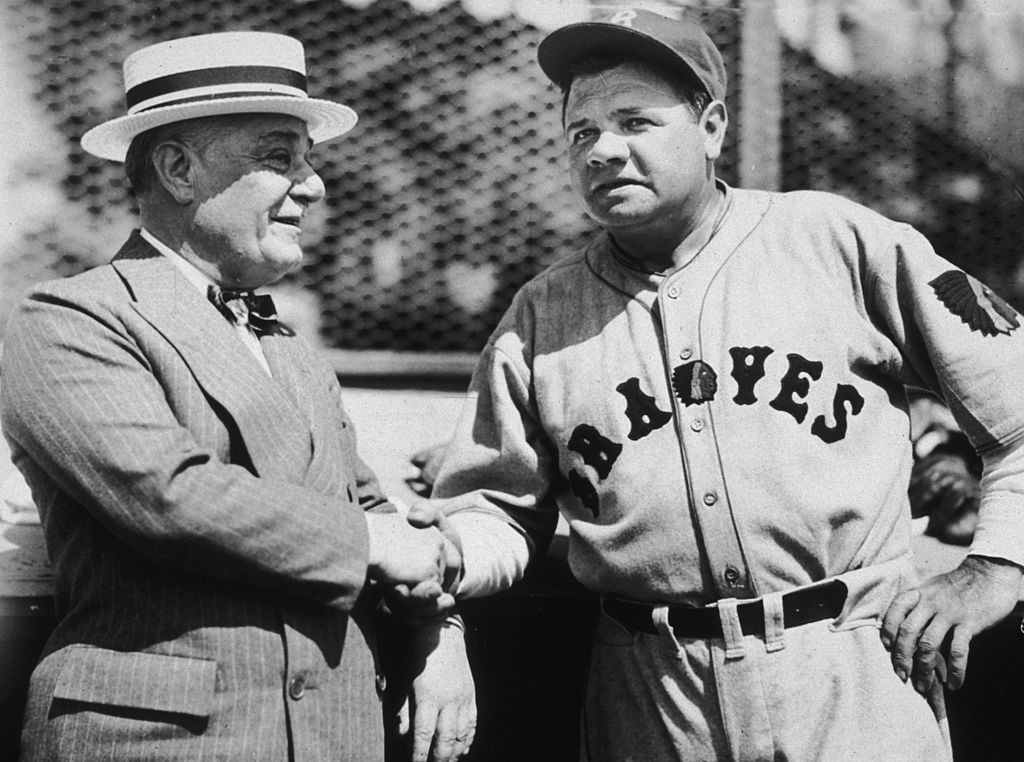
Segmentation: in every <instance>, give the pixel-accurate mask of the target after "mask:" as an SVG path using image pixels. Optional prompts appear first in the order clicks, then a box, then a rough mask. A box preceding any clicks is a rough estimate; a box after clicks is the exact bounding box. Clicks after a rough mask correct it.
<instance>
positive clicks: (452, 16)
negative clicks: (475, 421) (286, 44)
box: [0, 0, 1024, 375]
mask: <svg viewBox="0 0 1024 762" xmlns="http://www.w3.org/2000/svg"><path fill="white" fill-rule="evenodd" d="M638 4H640V5H645V6H647V7H650V8H652V9H654V10H659V11H661V12H664V13H687V14H692V15H694V16H696V17H698V18H699V19H700V20H702V21H703V22H704V23H705V25H706V26H707V28H708V29H709V31H710V33H711V34H712V36H713V37H714V38H715V40H716V41H717V42H718V43H719V45H720V46H721V48H722V50H723V53H724V55H725V57H726V61H727V66H728V67H729V70H730V76H731V81H730V86H729V98H728V101H729V106H730V112H731V116H732V125H733V126H732V128H731V134H730V140H729V145H728V146H727V149H726V156H725V158H724V160H723V161H722V163H721V166H720V170H721V174H722V176H723V177H724V178H725V179H726V180H727V181H728V182H731V183H735V184H741V185H748V186H759V187H767V188H777V189H782V190H786V189H794V188H817V189H823V190H833V191H838V192H840V193H843V194H844V195H846V196H849V197H852V198H854V199H856V200H859V201H862V202H863V203H865V204H867V205H869V206H871V207H874V208H875V209H877V210H878V211H881V212H882V213H884V214H887V215H889V216H891V217H894V218H896V219H900V220H904V221H906V222H909V223H911V224H913V225H915V226H917V227H918V228H919V229H921V230H922V231H923V232H924V233H925V234H926V235H927V236H928V237H929V238H930V239H931V240H932V242H933V243H934V245H935V246H936V248H937V249H938V250H939V251H940V252H941V253H942V254H944V255H945V256H947V257H948V258H950V259H951V260H953V261H954V262H956V263H958V264H960V265H961V266H963V267H965V268H966V269H968V270H969V271H971V272H972V273H974V274H976V275H978V276H980V277H981V278H982V279H983V280H986V281H988V282H989V283H990V284H991V285H992V286H994V287H995V288H996V290H998V291H1000V292H1001V293H1002V294H1003V295H1004V296H1005V297H1007V298H1008V299H1010V300H1011V301H1012V302H1015V303H1016V304H1017V305H1018V307H1020V306H1021V304H1022V297H1024V268H1022V266H1021V262H1022V258H1021V256H1020V254H1019V251H1020V240H1021V239H1022V235H1021V233H1022V232H1024V215H1022V214H1021V212H1022V209H1024V199H1022V196H1021V193H1020V191H1019V190H1018V186H1019V185H1020V184H1021V183H1020V177H1021V175H1022V174H1024V151H1022V150H1021V147H1022V137H1021V129H1022V128H1021V125H1022V124H1024V97H1022V95H1024V9H1022V6H1024V4H1021V3H1019V2H1017V0H775V1H774V2H772V0H694V1H693V2H682V1H680V2H670V1H665V0H663V1H662V2H646V3H638ZM616 5H619V3H615V2H602V3H588V2H586V0H573V1H571V2H570V1H568V0H563V1H559V0H276V1H275V2H270V1H269V0H220V2H217V3H209V2H207V0H161V2H152V1H150V0H144V1H139V2H126V1H125V0H3V4H2V6H0V22H2V29H3V31H2V35H3V36H2V38H0V63H2V66H0V105H2V108H0V122H2V128H0V192H2V194H3V195H2V196H0V341H2V336H3V326H4V323H5V321H6V317H7V315H8V314H9V312H10V309H11V307H12V306H13V303H14V302H15V300H16V298H17V296H18V295H19V294H20V293H21V292H22V291H23V290H24V288H26V287H27V286H28V285H30V284H31V283H33V282H35V281H38V280H41V279H44V278H50V277H54V276H62V275H69V274H72V273H74V272H77V271H80V270H82V269H84V268H87V267H89V266H91V265H94V264H96V263H99V262H103V261H106V260H107V259H109V258H110V257H111V256H112V255H113V254H114V253H115V251H116V249H117V247H118V246H119V245H120V243H121V242H122V241H123V240H124V238H125V237H126V235H127V233H128V231H129V230H130V229H131V228H132V227H133V226H134V224H135V217H134V204H133V200H132V198H131V196H130V194H129V192H128V190H127V188H126V186H125V183H124V181H123V179H122V175H121V167H120V165H116V164H113V163H110V162H105V161H102V160H99V159H94V158H93V157H91V156H89V155H87V154H85V153H84V152H83V151H82V150H81V148H80V146H79V143H78V140H79V138H80V136H81V135H82V133H83V132H84V131H85V130H87V129H88V128H89V127H91V126H93V125H95V124H97V123H99V122H101V121H103V120H105V119H108V118H110V117H113V116H116V115H119V114H121V113H122V112H123V102H122V98H123V90H122V84H121V68H120V64H121V61H122V60H123V58H124V57H125V56H126V55H127V54H128V53H130V52H131V51H133V50H135V49H137V48H139V47H141V46H143V45H146V44H149V43H153V42H157V41H160V40H163V39H166V38H169V37H173V36H180V35H186V34H198V33H204V32H212V31H222V30H232V29H254V30H264V31H279V32H284V33H288V34H292V35H294V36H296V37H298V38H300V39H301V40H302V41H303V42H304V43H305V45H306V50H307V57H308V59H309V64H310V90H311V92H312V93H314V94H315V95H319V96H321V97H327V98H331V99H338V100H341V101H343V102H346V103H348V104H350V105H351V106H353V107H354V108H355V109H356V110H357V111H358V112H359V114H360V122H359V124H358V125H357V127H356V128H355V130H354V131H353V132H352V133H351V134H350V135H349V136H348V137H346V138H344V139H342V140H340V141H337V142H333V143H330V144H327V145H324V146H322V147H319V148H317V149H316V151H315V155H316V157H317V160H318V161H319V164H320V167H321V172H322V175H323V177H324V180H325V182H326V184H327V190H328V195H327V200H326V202H325V203H323V204H321V205H319V208H318V209H316V210H315V217H316V219H315V221H314V223H315V224H311V225H309V226H308V232H307V237H308V241H307V250H308V252H309V256H308V260H307V264H306V265H305V267H304V268H303V270H302V271H301V272H300V273H298V274H296V275H295V276H293V277H291V278H290V279H289V280H288V281H287V282H285V283H283V284H281V285H280V286H278V288H277V296H278V301H279V303H281V306H282V312H283V313H284V314H285V315H286V317H287V318H290V319H291V320H292V321H294V322H296V323H298V324H299V327H300V330H302V331H303V332H305V333H307V334H308V335H311V336H315V337H317V338H319V340H320V341H321V342H322V344H323V346H324V347H325V348H327V349H328V350H329V351H331V352H332V354H333V356H334V360H335V364H336V366H337V367H338V369H339V371H340V372H341V373H343V374H354V375H377V374H385V375H387V374H389V373H395V372H403V373H412V374H414V375H415V374H416V373H417V372H418V371H419V372H422V373H425V374H427V375H429V374H431V373H451V372H454V373H464V372H466V371H467V370H468V368H469V367H470V366H471V364H472V360H473V357H474V355H475V353H476V352H478V351H479V349H480V348H481V347H482V345H483V343H484V341H485V340H486V337H487V335H488V334H489V332H490V330H491V328H492V327H493V325H494V324H495V322H496V321H497V319H498V318H499V316H500V314H501V312H502V311H503V309H504V308H505V306H506V305H507V303H508V301H509V299H510V298H511V296H512V294H513V293H514V291H515V289H516V288H517V287H518V286H519V285H520V284H522V283H523V282H524V281H525V280H526V279H527V278H529V277H531V276H532V275H533V274H535V273H536V272H538V271H539V270H540V269H541V268H543V267H544V266H546V265H548V264H550V263H551V262H553V261H554V260H555V259H556V258H558V257H559V256H561V255H563V254H564V253H566V252H568V251H569V249H570V248H572V247H575V246H578V245H580V244H581V243H582V242H584V241H585V240H586V237H587V235H588V233H589V231H590V230H591V223H590V222H589V221H588V220H587V219H586V218H585V217H584V216H583V214H582V213H581V211H580V209H579V207H578V206H577V205H576V203H575V201H574V200H573V199H572V197H571V195H570V193H569V190H568V186H567V183H566V178H565V171H564V166H563V163H562V158H561V154H562V145H561V140H560V104H559V98H558V93H557V92H556V91H555V89H554V88H553V87H552V86H550V85H548V83H547V81H546V80H545V79H544V78H543V76H542V75H541V74H540V72H539V70H538V69H537V67H536V64H535V62H534V52H535V48H536V45H537V42H538V41H539V40H540V39H541V38H542V37H543V35H544V34H545V32H546V31H547V30H549V29H551V28H553V27H555V26H557V25H560V24H562V23H566V22H568V21H573V20H578V19H582V18H585V17H587V16H588V14H589V13H591V12H593V11H594V10H595V9H596V10H597V12H607V11H608V10H609V9H611V8H614V7H615V6H616Z"/></svg>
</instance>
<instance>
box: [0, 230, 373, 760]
mask: <svg viewBox="0 0 1024 762" xmlns="http://www.w3.org/2000/svg"><path fill="white" fill-rule="evenodd" d="M261 345H262V347H263V349H264V353H265V355H266V358H267V362H268V363H269V365H270V368H271V371H272V373H273V378H271V377H270V376H268V375H267V373H266V371H265V370H263V369H262V368H261V367H260V366H259V364H258V362H257V361H256V359H255V358H254V357H253V356H252V354H251V353H250V352H249V351H247V349H246V348H245V347H244V345H243V344H242V343H241V342H240V341H239V340H238V337H237V336H236V335H235V334H234V332H233V328H232V327H231V326H230V325H229V324H228V323H227V321H225V320H224V319H223V317H222V316H221V315H220V314H219V313H218V312H217V311H216V310H215V308H214V307H213V306H212V305H210V304H209V302H207V301H206V300H205V298H204V297H203V295H202V294H200V293H199V292H198V290H197V289H196V288H195V286H193V285H192V284H190V283H189V282H188V281H187V280H185V279H184V278H183V276H182V275H181V274H180V273H179V272H178V271H177V269H176V268H175V267H174V265H173V264H172V263H171V262H169V261H168V260H167V259H166V258H165V257H163V256H161V255H160V254H159V253H158V252H156V251H155V250H154V249H153V248H152V247H150V246H149V245H148V244H147V243H146V242H145V241H143V240H142V239H141V238H140V237H139V236H138V234H137V233H136V234H134V235H133V236H132V237H131V238H130V239H129V241H128V242H127V243H126V244H125V246H124V247H123V248H122V249H121V251H120V252H119V253H118V255H117V256H116V257H115V258H114V260H113V261H112V262H111V263H110V264H108V265H104V266H101V267H98V268H96V269H94V270H91V271H89V272H87V273H83V274H82V275H79V276H76V277H73V278H69V279H66V280H63V281H55V282H50V283H46V284H43V285H41V286H39V287H37V288H36V289H35V290H34V291H33V292H31V293H30V294H29V295H28V296H27V298H26V299H25V300H24V301H23V302H22V304H21V306H20V309H19V310H18V311H17V313H16V315H15V316H14V318H13V319H12V322H11V324H10V327H9V331H8V338H7V341H6V346H5V347H4V356H3V359H2V366H0V372H2V374H3V384H2V395H3V396H2V400H0V403H2V413H3V427H4V433H5V435H6V436H7V437H8V439H9V441H10V444H11V448H12V453H13V459H14V461H15V463H16V464H17V465H18V467H19V468H20V469H21V471H22V472H23V473H24V474H25V476H26V478H27V481H28V482H29V484H30V486H31V487H32V492H33V496H34V498H35V499H36V501H37V503H38V505H39V508H40V512H41V515H42V517H43V523H44V528H45V532H46V540H47V547H48V550H49V554H50V557H51V560H52V562H53V565H54V572H55V593H56V604H57V611H58V617H59V623H58V625H57V627H56V630H55V631H54V633H53V635H52V637H51V638H50V640H49V642H48V643H47V646H46V649H45V651H44V653H43V657H42V659H41V661H40V663H39V665H38V666H37V667H36V670H35V672H34V674H33V677H32V682H31V687H30V692H29V706H28V710H27V715H26V720H25V725H24V728H23V733H22V756H23V758H24V759H39V760H57V759H74V760H83V759H92V758H94V757H96V758H102V759H112V760H121V759H147V760H148V759H187V760H200V759H231V760H236V759H246V760H250V759H259V760H263V759H266V760H286V759H295V760H307V759H310V760H313V759H315V760H319V759H336V760H339V759H341V760H359V761H360V762H362V761H363V760H373V759H380V758H382V757H383V739H382V736H383V730H382V719H381V711H380V702H379V697H378V691H377V682H376V672H375V659H374V658H373V648H372V643H373V638H372V632H371V628H370V626H368V625H365V623H364V619H365V617H363V616H361V615H360V614H359V613H358V612H361V611H362V610H363V608H364V607H367V606H366V603H367V602H366V601H365V600H363V599H365V598H366V597H367V596H363V597H362V598H361V597H360V594H361V592H362V591H363V588H364V581H365V576H366V564H367V548H368V537H367V530H366V521H365V516H364V515H363V511H364V510H365V509H368V508H378V509H381V508H383V509H387V508H388V507H389V506H387V505H386V504H385V503H384V500H383V498H382V497H381V495H380V493H379V489H378V487H377V484H376V481H375V480H374V479H373V477H372V475H370V474H369V473H368V472H367V470H366V468H365V466H364V465H363V464H362V463H361V462H360V461H359V459H358V457H357V456H356V454H355V439H354V434H353V431H352V427H351V425H350V422H349V420H348V418H347V416H346V414H345V412H344V410H343V408H342V406H341V400H340V389H339V388H338V384H337V380H336V378H335V377H334V375H333V373H332V372H331V371H330V369H329V368H327V367H326V366H325V365H324V364H323V363H322V362H321V361H319V360H318V359H317V357H316V356H315V355H314V353H313V352H312V350H311V349H310V348H309V347H308V345H307V344H305V343H304V342H303V341H302V340H301V339H299V338H297V337H294V336H268V337H265V338H263V339H262V341H261ZM357 599H359V600H360V601H362V602H363V604H362V605H360V606H358V607H357Z"/></svg>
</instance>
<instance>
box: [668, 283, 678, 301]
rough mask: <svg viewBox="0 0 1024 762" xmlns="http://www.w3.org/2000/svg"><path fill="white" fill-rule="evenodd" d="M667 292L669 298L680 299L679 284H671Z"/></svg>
mask: <svg viewBox="0 0 1024 762" xmlns="http://www.w3.org/2000/svg"><path fill="white" fill-rule="evenodd" d="M665 293H667V294H668V298H669V299H678V298H679V286H669V287H668V290H667V291H666V292H665Z"/></svg>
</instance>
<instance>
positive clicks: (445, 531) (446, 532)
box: [406, 500, 462, 591]
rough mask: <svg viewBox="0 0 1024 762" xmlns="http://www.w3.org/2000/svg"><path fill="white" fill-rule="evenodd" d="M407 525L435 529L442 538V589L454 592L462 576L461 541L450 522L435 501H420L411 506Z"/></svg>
mask: <svg viewBox="0 0 1024 762" xmlns="http://www.w3.org/2000/svg"><path fill="white" fill-rule="evenodd" d="M406 518H407V519H408V521H409V523H410V524H412V525H413V526H414V527H419V528H421V529H427V528H431V527H432V528H436V529H437V530H438V531H440V532H441V535H442V536H443V537H444V542H445V546H444V551H445V561H446V566H445V570H444V589H445V591H454V589H455V588H457V587H458V581H459V579H460V578H461V576H462V540H461V539H460V538H459V533H458V531H456V529H455V527H454V526H453V525H452V522H451V521H450V520H449V519H448V516H447V515H446V514H445V512H444V511H443V510H442V508H441V504H440V502H438V501H436V500H433V501H431V500H420V501H419V502H418V503H415V504H413V506H412V507H411V508H410V509H409V513H408V515H407V516H406Z"/></svg>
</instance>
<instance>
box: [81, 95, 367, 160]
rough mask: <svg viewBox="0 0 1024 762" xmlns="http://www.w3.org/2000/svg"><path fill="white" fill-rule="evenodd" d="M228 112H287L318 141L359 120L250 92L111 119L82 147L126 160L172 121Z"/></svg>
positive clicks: (346, 112) (324, 104) (345, 110)
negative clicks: (139, 142)
mask: <svg viewBox="0 0 1024 762" xmlns="http://www.w3.org/2000/svg"><path fill="white" fill-rule="evenodd" d="M226 114H284V115H286V116H294V117H297V118H299V119H301V120H302V121H304V122H305V123H306V127H307V129H308V131H309V137H310V139H311V140H312V141H313V142H314V143H323V142H324V141H327V140H332V139H334V138H337V137H340V136H341V135H344V134H345V133H346V132H348V131H349V130H351V129H352V128H353V127H354V126H355V124H356V121H357V120H358V116H356V112H355V111H353V110H352V109H350V108H349V107H348V106H344V105H342V104H340V103H333V102H331V101H324V100H319V99H316V98H291V97H285V96H279V95H276V96H275V95H255V96H254V95H250V96H244V97H239V98H219V99H206V100H201V101H193V102H189V103H179V104H176V105H173V106H166V107H161V108H155V109H153V110H152V111H144V112H142V113H140V114H128V115H127V116H122V117H118V118H117V119H111V120H110V121H109V122H104V123H102V124H99V125H97V126H95V127H93V128H92V129H91V130H89V131H88V132H86V133H85V134H84V135H82V148H84V149H85V150H86V151H88V152H89V153H91V154H93V155H94V156H99V157H100V158H101V159H110V160H111V161H124V159H125V154H127V153H128V146H130V145H131V142H132V140H133V139H134V138H135V136H137V135H139V134H141V133H143V132H145V131H146V130H151V129H153V128H154V127H161V126H163V125H165V124H171V123H172V122H182V121H185V120H186V119H198V118H200V117H204V116H223V115H226Z"/></svg>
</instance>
